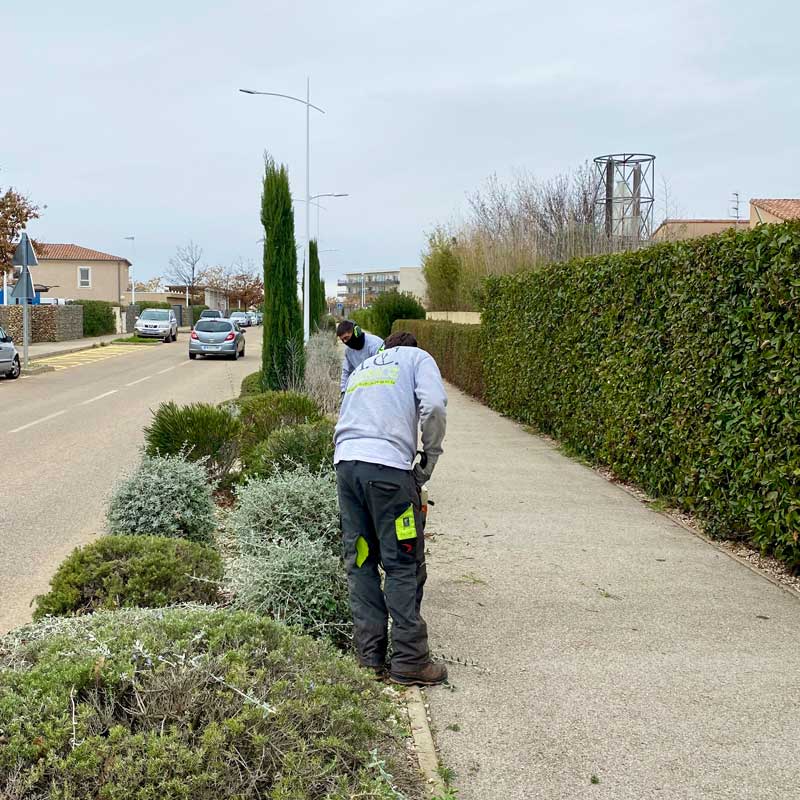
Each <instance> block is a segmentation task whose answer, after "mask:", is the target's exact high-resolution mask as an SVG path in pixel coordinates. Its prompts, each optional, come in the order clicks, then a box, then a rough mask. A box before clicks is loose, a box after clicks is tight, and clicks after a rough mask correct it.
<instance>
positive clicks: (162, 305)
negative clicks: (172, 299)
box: [134, 300, 172, 314]
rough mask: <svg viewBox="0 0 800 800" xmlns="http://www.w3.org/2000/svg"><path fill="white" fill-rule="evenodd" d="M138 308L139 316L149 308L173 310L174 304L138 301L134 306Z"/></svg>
mask: <svg viewBox="0 0 800 800" xmlns="http://www.w3.org/2000/svg"><path fill="white" fill-rule="evenodd" d="M134 305H135V307H136V308H138V309H139V314H141V313H142V311H144V310H145V309H148V308H161V309H171V308H172V303H161V302H158V301H156V300H143V301H141V302H140V301H138V300H137V301H136V303H135V304H134Z"/></svg>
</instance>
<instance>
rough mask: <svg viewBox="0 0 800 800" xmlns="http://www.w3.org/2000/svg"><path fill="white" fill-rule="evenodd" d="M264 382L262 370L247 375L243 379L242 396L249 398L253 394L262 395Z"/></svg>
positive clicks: (240, 392)
mask: <svg viewBox="0 0 800 800" xmlns="http://www.w3.org/2000/svg"><path fill="white" fill-rule="evenodd" d="M262 380H263V378H262V372H261V370H259V371H258V372H251V373H250V374H249V375H246V376H245V377H244V378H243V379H242V387H241V389H240V390H239V394H240V396H241V397H247V396H248V395H251V394H261V393H262V392H263V391H264V385H263V384H262Z"/></svg>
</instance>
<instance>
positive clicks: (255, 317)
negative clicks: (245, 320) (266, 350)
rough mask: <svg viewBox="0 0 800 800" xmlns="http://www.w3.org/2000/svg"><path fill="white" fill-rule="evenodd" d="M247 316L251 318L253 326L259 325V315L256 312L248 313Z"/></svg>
mask: <svg viewBox="0 0 800 800" xmlns="http://www.w3.org/2000/svg"><path fill="white" fill-rule="evenodd" d="M247 316H248V317H250V324H251V325H258V314H256V312H255V311H248V312H247Z"/></svg>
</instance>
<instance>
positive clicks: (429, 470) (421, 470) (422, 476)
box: [412, 453, 438, 487]
mask: <svg viewBox="0 0 800 800" xmlns="http://www.w3.org/2000/svg"><path fill="white" fill-rule="evenodd" d="M437 461H438V456H429V455H427V454H426V453H422V458H421V459H420V462H419V463H418V464H415V465H414V469H413V470H412V474H413V475H414V481H415V482H416V484H417V486H419V487H422V486H424V485H425V484H426V483H427V482H428V481H429V480H430V479H431V475H433V468H434V467H435V466H436V462H437ZM423 464H424V465H425V466H423Z"/></svg>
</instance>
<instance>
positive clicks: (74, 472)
mask: <svg viewBox="0 0 800 800" xmlns="http://www.w3.org/2000/svg"><path fill="white" fill-rule="evenodd" d="M250 330H251V331H252V332H248V334H247V357H246V358H245V359H243V360H240V361H238V362H236V363H234V362H232V361H222V360H213V361H212V360H205V359H198V360H196V361H190V360H189V358H188V348H189V344H188V342H189V338H188V336H187V335H182V336H180V337H179V339H178V341H177V342H176V343H172V344H163V345H162V344H159V345H155V346H152V347H147V346H132V345H128V346H126V345H121V346H120V347H104V348H100V349H96V350H87V351H83V352H81V353H76V354H74V355H69V356H66V355H64V356H58V357H56V358H53V359H52V361H53V362H54V365H55V364H56V363H58V364H60V365H61V366H69V368H68V369H58V370H57V371H55V372H48V373H45V374H41V375H33V376H29V377H27V378H23V379H20V380H16V381H9V380H3V379H0V454H2V455H1V457H0V633H3V632H4V631H6V630H8V629H9V628H10V627H13V626H14V625H18V624H20V623H22V622H25V621H27V620H28V619H29V617H30V607H29V604H30V601H31V599H32V598H33V596H34V595H35V594H38V593H41V592H43V591H45V590H46V589H47V584H48V581H49V579H50V576H51V574H52V572H53V570H54V569H55V567H56V566H57V565H58V563H59V562H60V561H61V559H62V558H63V557H64V556H65V555H67V553H69V552H70V551H71V550H72V549H73V548H74V547H76V546H77V545H79V544H83V543H85V542H87V541H90V540H91V539H92V537H94V536H95V535H96V534H98V533H101V532H102V531H103V526H104V513H105V507H106V499H107V497H108V495H109V493H110V491H111V489H112V487H113V485H114V483H115V482H116V481H117V480H118V479H119V477H120V475H121V473H122V471H123V470H125V469H126V468H128V467H130V466H132V465H133V464H135V463H136V461H137V460H138V458H139V448H140V447H141V445H142V441H143V436H142V429H143V427H144V426H145V425H146V424H147V423H148V422H149V421H150V418H151V409H154V408H156V407H157V406H158V405H159V403H161V402H162V401H166V400H175V401H177V402H179V403H189V402H196V401H203V402H218V401H221V400H224V399H227V398H230V397H235V396H237V395H238V393H239V386H240V384H241V381H242V378H243V377H244V376H245V375H247V374H248V373H250V372H254V371H255V370H257V369H258V368H259V365H260V353H261V347H260V340H261V329H260V328H253V329H250ZM90 356H91V357H90ZM87 359H88V360H87Z"/></svg>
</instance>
